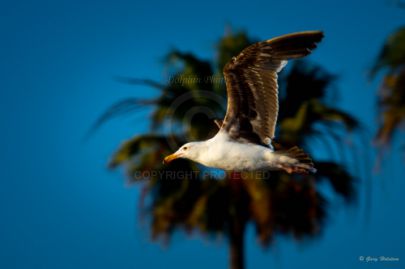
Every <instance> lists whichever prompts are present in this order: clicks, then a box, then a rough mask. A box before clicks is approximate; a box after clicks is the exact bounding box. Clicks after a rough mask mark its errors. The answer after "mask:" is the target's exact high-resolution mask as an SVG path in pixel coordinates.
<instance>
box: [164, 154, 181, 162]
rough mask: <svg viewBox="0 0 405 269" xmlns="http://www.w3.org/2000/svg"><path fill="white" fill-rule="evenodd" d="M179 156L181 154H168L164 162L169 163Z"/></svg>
mask: <svg viewBox="0 0 405 269" xmlns="http://www.w3.org/2000/svg"><path fill="white" fill-rule="evenodd" d="M179 157H180V156H179V155H177V154H176V153H173V154H170V155H169V156H166V157H165V158H164V159H163V164H168V163H170V162H171V161H173V160H175V159H177V158H179Z"/></svg>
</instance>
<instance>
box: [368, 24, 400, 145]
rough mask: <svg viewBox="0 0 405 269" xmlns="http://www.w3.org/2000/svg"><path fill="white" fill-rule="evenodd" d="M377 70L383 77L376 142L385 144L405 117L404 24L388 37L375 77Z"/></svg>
mask: <svg viewBox="0 0 405 269" xmlns="http://www.w3.org/2000/svg"><path fill="white" fill-rule="evenodd" d="M380 71H383V72H384V77H383V81H382V83H381V87H380V91H379V96H378V108H379V115H380V118H379V121H380V126H379V129H378V132H377V136H376V139H377V142H378V144H379V145H381V146H386V145H388V144H389V143H390V141H391V139H392V136H393V135H394V133H395V131H396V130H398V129H399V127H400V126H401V123H403V122H404V121H405V27H402V28H400V29H398V30H397V31H396V32H394V33H393V34H392V35H391V36H390V37H389V38H388V39H387V41H386V42H385V44H384V46H383V48H382V50H381V52H380V54H379V56H378V58H377V60H376V62H375V64H374V67H373V69H372V71H371V76H372V77H375V76H376V74H378V73H379V72H380Z"/></svg>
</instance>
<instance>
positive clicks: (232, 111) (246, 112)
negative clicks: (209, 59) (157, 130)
mask: <svg viewBox="0 0 405 269" xmlns="http://www.w3.org/2000/svg"><path fill="white" fill-rule="evenodd" d="M322 38H323V33H322V32H321V31H305V32H298V33H292V34H287V35H283V36H280V37H276V38H273V39H270V40H267V41H262V42H258V43H255V44H253V45H251V46H249V47H247V48H245V49H244V50H243V51H242V52H241V53H240V54H239V55H238V56H237V57H233V58H232V59H231V60H230V61H229V62H228V63H227V64H226V66H225V67H224V70H223V73H224V77H225V82H226V88H227V95H228V105H227V111H226V115H225V118H224V120H223V121H216V124H217V125H219V126H220V129H219V131H218V133H217V134H216V135H215V136H214V137H213V138H211V139H208V140H206V141H200V142H190V143H187V144H185V145H183V146H181V147H180V148H179V149H178V150H177V151H176V152H175V153H173V154H171V155H169V156H167V157H166V158H164V161H163V162H164V163H169V162H171V161H173V160H175V159H177V158H186V159H190V160H192V161H195V162H198V163H201V164H203V165H205V166H208V167H214V168H220V169H224V170H230V171H254V170H265V169H266V170H285V171H286V172H288V173H308V172H312V173H315V172H316V169H315V168H314V165H313V163H312V161H311V159H310V157H309V156H308V154H306V153H305V152H304V151H303V150H302V149H300V148H298V147H293V148H291V149H289V150H279V151H275V150H274V149H273V147H272V145H271V141H272V139H273V138H274V133H275V129H276V122H277V115H278V84H277V73H279V72H280V71H281V70H282V69H283V67H284V66H285V65H286V64H287V60H290V59H297V58H301V57H304V56H306V55H308V54H310V53H311V51H312V50H313V49H315V48H316V44H317V43H318V42H320V41H321V40H322ZM303 90H305V89H303Z"/></svg>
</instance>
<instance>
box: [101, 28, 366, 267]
mask: <svg viewBox="0 0 405 269" xmlns="http://www.w3.org/2000/svg"><path fill="white" fill-rule="evenodd" d="M252 42H253V41H252V39H250V38H248V36H247V35H246V34H245V33H243V32H239V33H236V34H228V35H226V36H224V37H223V38H222V39H220V40H219V42H218V46H217V60H216V61H215V62H214V63H212V62H210V61H205V60H202V59H200V58H198V57H196V56H195V55H193V54H188V53H183V52H180V51H173V52H171V53H169V54H168V56H167V64H168V70H169V75H170V78H171V79H170V80H169V82H168V83H166V84H163V85H161V84H159V83H156V82H154V81H151V80H138V79H126V81H127V82H129V83H133V84H138V83H143V84H145V83H146V84H148V85H150V86H151V87H153V88H155V89H157V90H158V91H159V94H158V96H157V97H156V98H154V99H141V98H129V99H127V100H124V101H122V102H120V103H118V104H116V105H114V106H112V107H111V108H110V109H109V110H108V111H107V112H106V113H105V114H104V115H102V116H101V118H100V120H99V121H98V122H97V123H96V127H97V126H98V125H99V124H101V123H102V122H104V121H106V120H107V119H109V118H111V117H112V116H115V115H118V114H122V113H127V112H131V111H134V110H136V109H139V108H140V107H142V106H145V105H146V106H152V107H153V113H152V116H151V122H152V125H151V130H150V132H149V133H147V134H141V135H136V136H135V137H133V138H132V139H129V140H128V141H127V142H125V143H124V144H122V145H121V146H120V147H119V149H118V150H117V152H116V153H115V154H114V155H113V157H112V159H111V161H110V167H111V168H116V167H120V166H122V167H124V168H125V171H126V173H127V176H128V178H129V179H130V181H132V182H142V183H143V184H142V185H143V190H144V191H143V195H142V199H141V202H142V208H143V209H144V213H147V214H148V216H150V220H151V228H152V229H151V231H152V238H153V239H159V238H160V239H162V240H163V241H168V240H169V239H170V235H171V234H172V232H173V231H174V230H175V229H179V228H180V229H183V230H185V231H187V232H196V231H198V232H200V233H201V234H203V235H220V234H222V235H225V236H226V238H228V241H229V248H230V268H233V269H240V268H244V267H245V262H244V237H245V229H246V226H247V225H248V224H249V223H252V224H253V225H255V227H256V231H257V236H258V239H259V241H260V243H261V245H262V246H263V247H266V246H269V244H270V243H271V242H272V239H273V238H274V237H275V236H276V235H277V234H285V235H291V236H294V237H295V238H297V239H303V238H310V237H313V236H316V235H317V234H319V233H320V232H321V231H322V227H323V223H324V220H325V217H326V213H327V212H326V206H325V205H326V203H327V201H326V199H325V197H324V196H323V195H322V192H321V191H320V190H319V188H318V183H319V182H321V181H327V182H329V183H330V185H331V186H332V188H333V190H334V191H335V193H336V194H337V195H338V196H341V197H343V198H344V199H345V200H346V201H347V202H350V201H352V200H353V197H354V194H355V189H354V186H353V177H352V176H351V175H350V173H349V172H348V171H347V169H346V168H345V167H344V166H343V165H340V164H338V163H336V162H334V161H325V160H318V161H315V164H316V167H317V168H318V173H317V174H315V175H289V174H286V173H283V172H271V173H269V172H268V171H263V172H262V173H235V172H234V173H231V172H229V173H222V172H219V171H217V170H212V169H207V168H205V167H202V166H200V165H197V164H195V163H192V162H189V161H187V160H176V161H174V162H172V163H171V164H170V165H169V166H164V165H163V164H162V157H163V156H165V155H166V154H168V153H170V152H171V151H172V150H173V149H175V148H177V147H178V146H180V145H181V144H183V143H184V142H185V141H189V140H194V139H206V138H208V137H210V136H212V135H213V134H214V133H215V132H216V131H217V128H218V127H217V126H216V124H215V122H214V119H215V118H221V117H223V115H224V107H226V104H225V103H226V89H225V85H224V83H223V80H222V79H221V75H220V74H221V70H222V68H223V66H224V65H225V63H226V62H227V61H228V60H229V59H230V58H231V57H232V56H235V55H236V54H238V53H239V52H240V51H241V50H242V49H243V48H245V47H246V46H248V45H249V44H251V43H252ZM213 78H214V79H213ZM280 79H281V80H282V81H281V83H280V84H281V85H282V88H281V89H280V91H281V94H280V102H281V106H280V107H281V111H280V114H279V132H278V135H277V137H278V140H277V141H276V142H275V145H274V146H275V147H276V148H283V147H290V146H291V145H300V146H302V147H304V148H308V147H310V146H311V145H313V144H314V143H315V142H316V141H320V142H322V143H323V145H324V146H325V147H326V150H328V148H329V146H330V145H331V142H330V141H331V140H330V139H332V140H334V141H335V143H342V142H341V141H342V135H344V134H346V133H347V132H352V131H354V130H356V129H357V128H359V124H358V122H357V121H356V120H355V119H354V118H353V117H351V116H350V115H349V114H347V113H345V112H343V111H340V110H339V109H336V108H333V107H331V106H329V105H327V102H326V100H325V98H326V92H327V91H329V90H331V89H332V88H331V87H330V86H331V84H332V83H333V81H334V79H335V77H334V76H332V75H331V74H329V73H327V72H326V71H324V70H323V69H322V68H320V67H318V66H316V65H312V64H308V63H305V62H302V61H301V62H296V63H295V64H293V65H292V67H291V68H290V69H289V71H288V72H284V73H283V74H282V76H281V78H280ZM179 100H180V101H179ZM196 108H198V109H196ZM324 150H325V149H324ZM145 197H147V198H148V199H145Z"/></svg>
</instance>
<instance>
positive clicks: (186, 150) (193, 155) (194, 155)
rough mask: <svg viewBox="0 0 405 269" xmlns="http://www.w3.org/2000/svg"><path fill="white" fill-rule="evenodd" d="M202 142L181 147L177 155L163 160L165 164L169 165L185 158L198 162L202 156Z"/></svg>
mask: <svg viewBox="0 0 405 269" xmlns="http://www.w3.org/2000/svg"><path fill="white" fill-rule="evenodd" d="M201 145H202V142H190V143H187V144H184V145H183V146H181V147H180V148H179V149H178V150H177V151H176V152H175V153H173V154H170V155H168V156H166V157H165V158H164V160H163V163H164V164H168V163H170V162H171V161H173V160H175V159H178V158H184V159H189V160H192V161H197V160H198V156H199V155H200V149H201Z"/></svg>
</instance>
